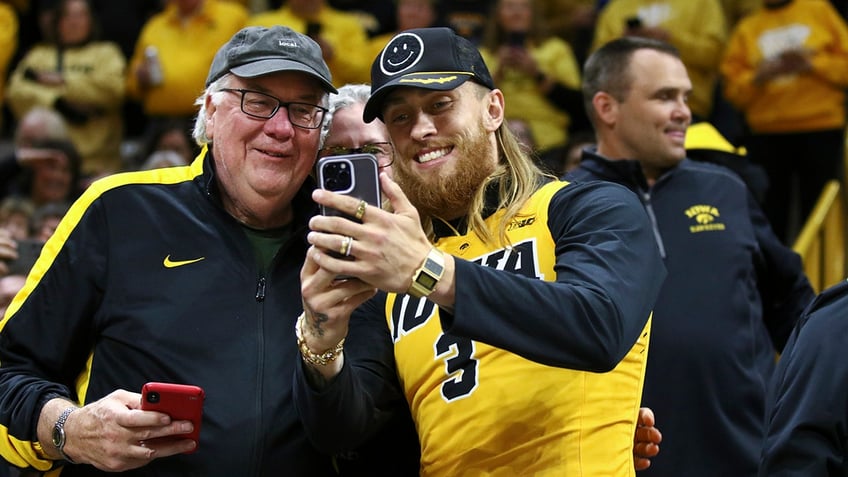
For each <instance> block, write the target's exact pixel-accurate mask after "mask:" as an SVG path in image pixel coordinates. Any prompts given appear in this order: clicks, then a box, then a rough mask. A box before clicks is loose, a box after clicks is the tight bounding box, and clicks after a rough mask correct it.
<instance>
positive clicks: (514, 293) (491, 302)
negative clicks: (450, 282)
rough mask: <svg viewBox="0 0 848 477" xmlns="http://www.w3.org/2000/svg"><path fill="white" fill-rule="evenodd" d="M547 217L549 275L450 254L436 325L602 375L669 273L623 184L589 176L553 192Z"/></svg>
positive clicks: (638, 328)
mask: <svg viewBox="0 0 848 477" xmlns="http://www.w3.org/2000/svg"><path fill="white" fill-rule="evenodd" d="M548 217H549V219H548V221H549V223H548V227H549V229H550V231H551V234H552V236H553V238H554V240H555V247H556V249H555V251H553V252H554V253H555V255H556V265H555V271H556V279H555V281H544V280H539V279H538V278H537V277H528V276H524V275H520V274H514V273H504V272H503V271H501V270H498V269H495V268H491V267H486V266H483V265H480V264H478V263H472V262H468V261H464V260H460V259H455V263H456V278H455V283H456V306H455V311H454V314H453V315H448V314H442V315H440V316H441V319H442V327H443V328H444V329H445V331H446V332H449V333H451V334H453V335H456V336H462V337H465V338H470V339H472V340H477V341H481V342H484V343H488V344H490V345H492V346H496V347H498V348H502V349H505V350H508V351H510V352H512V353H515V354H518V355H520V356H523V357H525V358H527V359H530V360H533V361H536V362H538V363H542V364H546V365H549V366H560V367H565V368H570V369H577V370H582V371H594V372H606V371H609V370H611V369H613V368H614V367H615V366H616V365H617V364H618V363H619V362H620V361H621V359H622V358H623V357H624V356H625V355H626V354H627V352H628V351H629V350H630V349H631V348H632V347H633V344H634V343H635V342H636V340H637V339H638V337H639V335H640V334H641V333H642V330H643V328H644V326H645V323H646V322H647V320H648V317H649V316H650V314H651V310H652V309H653V305H654V300H655V299H656V297H657V295H658V294H659V290H660V287H661V285H662V282H663V279H664V278H665V275H666V271H665V266H664V265H663V262H662V259H661V258H660V255H659V251H658V249H657V246H656V243H655V242H654V238H653V232H652V230H651V226H650V222H649V220H648V215H647V214H646V213H645V210H644V208H643V207H642V205H641V204H640V203H639V200H638V198H637V197H636V195H635V194H633V193H632V192H631V191H629V190H628V189H626V188H624V187H622V186H620V185H617V184H613V183H610V182H586V183H582V184H577V183H571V184H569V185H567V186H565V187H563V188H562V189H560V190H559V191H558V192H557V193H556V195H554V197H553V199H552V201H551V204H550V208H549V215H548ZM517 252H518V253H523V252H522V251H517Z"/></svg>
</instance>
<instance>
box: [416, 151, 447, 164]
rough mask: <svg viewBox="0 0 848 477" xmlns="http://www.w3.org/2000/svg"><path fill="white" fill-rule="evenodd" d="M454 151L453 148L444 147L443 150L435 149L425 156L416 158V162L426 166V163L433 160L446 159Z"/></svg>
mask: <svg viewBox="0 0 848 477" xmlns="http://www.w3.org/2000/svg"><path fill="white" fill-rule="evenodd" d="M452 150H453V148H452V147H442V148H439V149H435V150H432V151H429V152H426V153H424V154H419V155H418V156H416V160H417V161H418V162H419V163H420V164H424V163H427V162H430V161H432V160H433V159H438V158H440V157H444V156H446V155H448V154H449V153H450V152H451V151H452Z"/></svg>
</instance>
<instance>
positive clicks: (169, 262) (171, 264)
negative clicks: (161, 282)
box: [162, 254, 206, 268]
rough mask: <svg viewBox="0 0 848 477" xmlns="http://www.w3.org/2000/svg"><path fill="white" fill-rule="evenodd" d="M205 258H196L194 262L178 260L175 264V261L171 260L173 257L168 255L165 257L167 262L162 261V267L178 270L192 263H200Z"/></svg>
mask: <svg viewBox="0 0 848 477" xmlns="http://www.w3.org/2000/svg"><path fill="white" fill-rule="evenodd" d="M205 258H206V257H200V258H195V259H194V260H178V261H176V262H174V261H172V260H171V255H170V254H168V256H167V257H165V260H163V261H162V265H165V268H177V267H182V266H183V265H188V264H190V263H195V262H199V261H201V260H203V259H205Z"/></svg>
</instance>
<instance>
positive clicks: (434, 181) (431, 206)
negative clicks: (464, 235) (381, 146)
mask: <svg viewBox="0 0 848 477" xmlns="http://www.w3.org/2000/svg"><path fill="white" fill-rule="evenodd" d="M429 146H430V145H428V147H429ZM435 147H438V146H435ZM452 154H453V156H454V157H455V158H456V159H454V161H455V164H454V167H453V172H452V173H451V175H450V176H445V175H443V174H441V171H437V173H436V175H429V176H427V177H422V176H421V175H419V174H417V173H416V172H415V171H414V170H413V168H412V167H411V165H412V161H413V160H412V159H407V158H401V160H400V161H396V163H395V165H394V177H395V179H396V180H397V182H398V184H400V187H401V188H402V189H403V192H404V193H405V194H406V196H407V197H408V198H409V201H410V202H411V203H412V205H414V206H415V208H416V209H418V213H419V214H420V215H421V217H431V218H432V217H438V218H440V219H443V220H454V219H457V218H459V217H464V216H466V215H468V213H469V207H470V206H471V202H472V200H473V198H474V196H475V194H477V191H478V190H480V188H481V187H483V185H484V183H485V181H486V179H488V178H489V176H491V175H492V174H493V173H494V172H495V170H496V168H497V161H492V160H491V157H492V156H493V155H496V154H497V152H496V151H495V148H494V146H493V145H492V143H491V141H490V138H489V133H488V132H487V131H486V130H485V129H484V127H483V125H482V124H478V127H477V129H476V130H471V131H466V132H463V133H462V134H460V136H459V138H458V140H457V141H456V144H455V145H454V150H453V151H452Z"/></svg>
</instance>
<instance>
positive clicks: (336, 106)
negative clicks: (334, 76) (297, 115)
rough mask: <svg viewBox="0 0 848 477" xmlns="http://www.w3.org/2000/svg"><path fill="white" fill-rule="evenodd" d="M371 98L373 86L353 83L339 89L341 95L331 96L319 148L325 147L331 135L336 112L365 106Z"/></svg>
mask: <svg viewBox="0 0 848 477" xmlns="http://www.w3.org/2000/svg"><path fill="white" fill-rule="evenodd" d="M370 97H371V86H369V85H367V84H360V83H351V84H346V85H344V86H342V87H341V88H339V94H334V95H331V96H330V105H329V106H328V108H329V111H327V113H326V114H324V125H323V126H322V127H321V141H320V142H319V146H318V147H323V146H324V141H325V140H326V139H327V135H328V134H330V127H331V126H332V122H333V114H335V113H336V111H338V110H340V109H343V108H346V107H348V106H352V105H354V104H363V105H364V104H365V103H367V102H368V98H370Z"/></svg>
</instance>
